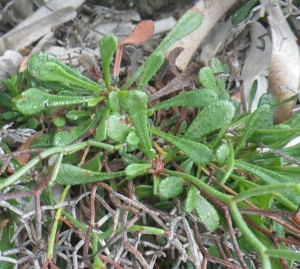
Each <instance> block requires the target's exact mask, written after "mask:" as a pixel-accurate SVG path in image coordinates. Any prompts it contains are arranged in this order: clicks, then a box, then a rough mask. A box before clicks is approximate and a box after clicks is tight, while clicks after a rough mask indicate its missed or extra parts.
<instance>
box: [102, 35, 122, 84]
mask: <svg viewBox="0 0 300 269" xmlns="http://www.w3.org/2000/svg"><path fill="white" fill-rule="evenodd" d="M117 47H118V41H117V38H116V37H115V36H114V35H113V34H108V35H106V36H104V37H103V38H102V39H101V40H100V42H99V49H100V54H101V59H102V68H103V74H104V80H105V84H106V87H107V88H110V86H111V85H110V70H109V65H110V63H111V60H112V56H113V54H114V53H115V51H116V49H117Z"/></svg>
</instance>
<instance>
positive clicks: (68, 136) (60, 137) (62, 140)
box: [53, 121, 90, 147]
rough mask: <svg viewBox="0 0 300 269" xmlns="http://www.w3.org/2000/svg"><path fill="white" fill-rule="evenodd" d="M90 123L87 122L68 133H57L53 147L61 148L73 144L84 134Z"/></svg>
mask: <svg viewBox="0 0 300 269" xmlns="http://www.w3.org/2000/svg"><path fill="white" fill-rule="evenodd" d="M89 123H90V121H87V122H85V124H82V125H79V126H76V127H74V128H72V129H70V130H68V131H60V132H57V133H56V134H55V135H54V137H53V145H54V146H56V147H60V146H66V145H68V144H70V143H72V142H73V141H75V140H76V139H78V138H79V137H80V136H81V135H82V134H83V133H84V130H85V128H86V127H87V126H88V124H89Z"/></svg>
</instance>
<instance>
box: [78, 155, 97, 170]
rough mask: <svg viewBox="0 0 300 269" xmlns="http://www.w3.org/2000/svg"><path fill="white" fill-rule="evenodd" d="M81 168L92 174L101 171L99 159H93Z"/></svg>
mask: <svg viewBox="0 0 300 269" xmlns="http://www.w3.org/2000/svg"><path fill="white" fill-rule="evenodd" d="M81 168H83V169H86V170H90V171H93V172H99V171H100V170H101V162H100V159H99V158H97V157H96V158H93V159H91V160H90V161H89V162H87V163H86V164H84V165H83V166H82V167H81Z"/></svg>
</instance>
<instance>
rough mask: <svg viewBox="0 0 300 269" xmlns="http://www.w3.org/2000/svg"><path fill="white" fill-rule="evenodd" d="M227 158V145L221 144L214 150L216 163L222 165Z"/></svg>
mask: <svg viewBox="0 0 300 269" xmlns="http://www.w3.org/2000/svg"><path fill="white" fill-rule="evenodd" d="M228 156H229V147H228V145H227V144H222V145H221V146H219V147H218V148H217V149H216V161H217V162H218V163H219V164H220V165H223V164H225V162H226V160H227V158H228Z"/></svg>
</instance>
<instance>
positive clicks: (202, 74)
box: [198, 66, 217, 89]
mask: <svg viewBox="0 0 300 269" xmlns="http://www.w3.org/2000/svg"><path fill="white" fill-rule="evenodd" d="M198 80H199V82H200V83H201V85H202V86H203V87H204V88H208V89H215V88H216V87H217V84H216V79H215V77H214V71H213V70H212V69H211V68H210V67H208V66H205V67H203V68H201V69H200V70H199V73H198Z"/></svg>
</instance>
